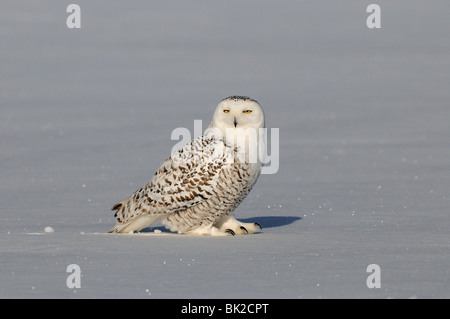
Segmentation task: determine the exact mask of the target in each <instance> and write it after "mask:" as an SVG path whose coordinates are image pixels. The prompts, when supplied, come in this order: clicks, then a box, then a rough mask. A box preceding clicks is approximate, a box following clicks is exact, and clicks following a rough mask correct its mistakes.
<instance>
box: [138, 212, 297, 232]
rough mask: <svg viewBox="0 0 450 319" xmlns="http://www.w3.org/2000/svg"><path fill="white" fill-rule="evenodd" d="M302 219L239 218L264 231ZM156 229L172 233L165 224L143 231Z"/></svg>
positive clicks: (273, 217)
mask: <svg viewBox="0 0 450 319" xmlns="http://www.w3.org/2000/svg"><path fill="white" fill-rule="evenodd" d="M300 219H302V218H301V217H297V216H261V217H250V218H244V219H241V218H237V220H239V221H240V222H243V223H258V224H260V225H261V227H262V229H263V231H264V229H267V228H275V227H282V226H286V225H289V224H292V223H295V222H296V221H297V220H300ZM155 230H159V231H161V232H164V233H170V231H169V230H168V229H166V228H165V227H164V226H153V227H147V228H144V229H142V230H141V231H140V232H141V233H150V232H153V231H155Z"/></svg>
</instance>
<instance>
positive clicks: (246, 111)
mask: <svg viewBox="0 0 450 319" xmlns="http://www.w3.org/2000/svg"><path fill="white" fill-rule="evenodd" d="M242 113H245V114H249V113H252V110H244V111H242Z"/></svg>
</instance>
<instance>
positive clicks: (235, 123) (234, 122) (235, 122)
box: [233, 116, 238, 127]
mask: <svg viewBox="0 0 450 319" xmlns="http://www.w3.org/2000/svg"><path fill="white" fill-rule="evenodd" d="M233 119H234V121H233V124H234V127H236V126H237V124H238V123H237V121H236V116H235V117H234V118H233Z"/></svg>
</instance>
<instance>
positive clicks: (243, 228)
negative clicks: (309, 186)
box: [241, 226, 248, 234]
mask: <svg viewBox="0 0 450 319" xmlns="http://www.w3.org/2000/svg"><path fill="white" fill-rule="evenodd" d="M241 229H242V230H243V231H245V233H246V234H248V230H247V228H245V227H244V226H241Z"/></svg>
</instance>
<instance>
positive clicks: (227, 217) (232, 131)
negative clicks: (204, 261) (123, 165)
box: [110, 96, 264, 236]
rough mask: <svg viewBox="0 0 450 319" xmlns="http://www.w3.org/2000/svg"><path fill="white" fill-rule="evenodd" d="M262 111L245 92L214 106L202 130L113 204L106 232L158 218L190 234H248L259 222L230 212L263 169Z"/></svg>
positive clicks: (122, 230)
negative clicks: (144, 181)
mask: <svg viewBox="0 0 450 319" xmlns="http://www.w3.org/2000/svg"><path fill="white" fill-rule="evenodd" d="M263 128H264V113H263V110H262V108H261V106H260V105H259V103H258V102H257V101H255V100H253V99H251V98H249V97H246V96H230V97H228V98H225V99H223V100H222V101H220V103H219V104H218V105H217V107H216V110H215V112H214V115H213V117H212V121H211V124H210V125H209V127H208V129H207V130H206V131H205V132H204V134H203V135H202V136H200V137H198V138H195V139H193V140H192V141H191V142H189V143H187V144H186V145H184V146H183V147H181V148H180V149H179V150H178V151H177V152H175V153H174V154H172V156H171V157H169V158H168V159H167V160H166V161H165V162H164V163H162V165H161V166H160V168H159V169H158V170H157V171H156V173H155V174H154V176H153V178H152V179H151V181H150V182H149V183H148V184H147V185H145V186H143V187H142V188H140V189H139V190H137V191H136V192H135V193H134V194H133V195H131V197H129V198H127V199H124V200H123V201H121V202H119V203H117V204H116V205H114V207H113V208H112V210H113V211H114V210H116V211H117V212H116V214H115V215H114V216H115V217H116V219H117V224H116V225H115V226H114V227H113V228H112V229H111V230H110V233H129V232H133V231H139V230H141V229H143V228H145V227H147V226H149V225H151V224H153V223H155V222H157V221H161V222H162V224H163V225H165V226H166V228H168V229H170V230H171V231H175V232H178V233H180V234H189V235H211V236H223V235H237V234H251V233H254V232H256V231H258V230H260V229H261V226H260V225H259V224H258V223H241V222H239V221H238V220H236V219H235V218H234V217H233V216H232V213H233V211H234V210H235V209H236V207H238V206H239V204H240V203H241V202H242V201H243V200H244V199H245V197H247V195H248V193H249V192H250V190H251V189H252V187H253V185H254V184H255V183H256V181H257V179H258V177H259V174H260V172H261V161H260V156H257V155H258V154H262V151H261V150H262V149H263V147H264V138H263V134H264V130H263Z"/></svg>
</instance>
